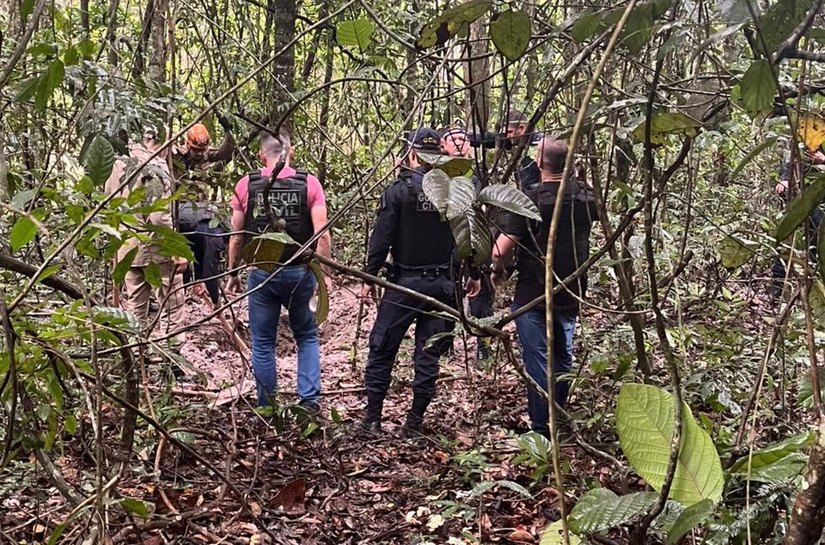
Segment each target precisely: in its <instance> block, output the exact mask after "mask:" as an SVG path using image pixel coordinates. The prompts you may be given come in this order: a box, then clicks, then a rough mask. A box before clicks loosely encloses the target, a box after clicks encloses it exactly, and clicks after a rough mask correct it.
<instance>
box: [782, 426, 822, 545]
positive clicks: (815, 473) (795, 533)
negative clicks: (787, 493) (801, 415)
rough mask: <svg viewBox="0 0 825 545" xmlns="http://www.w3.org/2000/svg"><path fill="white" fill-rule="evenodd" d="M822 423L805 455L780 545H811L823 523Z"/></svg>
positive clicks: (819, 534)
mask: <svg viewBox="0 0 825 545" xmlns="http://www.w3.org/2000/svg"><path fill="white" fill-rule="evenodd" d="M823 427H825V425H822V424H821V425H820V429H819V434H818V435H819V437H818V439H817V443H816V445H814V446H813V448H812V449H811V452H810V457H809V458H808V467H807V469H806V470H805V477H804V478H803V480H802V487H801V489H800V491H799V494H797V496H796V500H795V501H794V505H793V511H792V512H791V524H790V526H789V527H788V533H787V535H786V536H785V541H784V542H783V543H784V545H815V544H816V543H819V540H820V538H822V530H823V527H824V526H825V429H823Z"/></svg>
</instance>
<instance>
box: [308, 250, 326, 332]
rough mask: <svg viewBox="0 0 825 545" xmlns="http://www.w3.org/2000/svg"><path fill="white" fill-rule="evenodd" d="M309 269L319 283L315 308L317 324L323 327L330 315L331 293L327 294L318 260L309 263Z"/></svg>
mask: <svg viewBox="0 0 825 545" xmlns="http://www.w3.org/2000/svg"><path fill="white" fill-rule="evenodd" d="M309 269H310V270H311V271H312V274H314V275H315V280H316V281H317V282H318V305H317V306H316V307H315V324H316V325H321V324H322V323H324V322H325V321H326V319H327V316H328V315H329V293H327V285H326V284H325V283H324V271H322V270H321V264H320V263H319V262H318V260H317V259H313V260H311V261H310V262H309Z"/></svg>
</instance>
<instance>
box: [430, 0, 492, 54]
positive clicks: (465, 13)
mask: <svg viewBox="0 0 825 545" xmlns="http://www.w3.org/2000/svg"><path fill="white" fill-rule="evenodd" d="M492 7H493V2H492V1H491V0H469V1H468V2H463V3H461V4H459V5H457V6H454V7H452V8H449V9H447V10H445V11H444V12H443V13H442V14H441V15H439V16H438V17H436V18H435V19H433V20H432V21H430V22H428V23H427V24H426V25H424V28H422V29H421V32H420V33H419V35H418V40H416V42H415V45H416V46H417V47H418V48H420V49H429V48H431V47H434V46H441V45H444V44H445V43H447V40H449V39H450V38H452V37H453V36H456V35H458V34H466V32H467V31H468V29H469V25H470V23H472V22H473V21H475V20H476V19H478V18H479V17H481V16H482V15H484V14H485V13H487V12H488V11H490V8H492Z"/></svg>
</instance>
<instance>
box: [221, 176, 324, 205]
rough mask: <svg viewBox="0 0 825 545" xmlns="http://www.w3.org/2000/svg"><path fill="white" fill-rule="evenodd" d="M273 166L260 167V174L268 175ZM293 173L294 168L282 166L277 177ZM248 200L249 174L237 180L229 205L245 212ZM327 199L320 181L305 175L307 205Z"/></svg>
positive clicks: (318, 203)
mask: <svg viewBox="0 0 825 545" xmlns="http://www.w3.org/2000/svg"><path fill="white" fill-rule="evenodd" d="M274 169H275V167H264V168H262V169H261V175H262V176H269V175H270V174H272V171H273V170H274ZM294 175H295V169H294V168H292V167H284V168H282V169H281V172H279V173H278V179H281V178H289V177H290V176H294ZM248 202H249V176H248V175H247V176H244V177H243V178H241V179H240V180H238V184H237V185H236V186H235V194H234V195H232V201H231V202H230V204H229V205H230V206H231V207H232V210H238V211H239V212H243V213H244V214H246V204H247V203H248ZM326 204H327V201H326V197H324V188H322V187H321V182H319V181H318V178H316V177H315V176H313V175H312V174H310V175H308V176H307V207H308V208H309V209H310V210H312V209H313V208H315V207H316V206H326Z"/></svg>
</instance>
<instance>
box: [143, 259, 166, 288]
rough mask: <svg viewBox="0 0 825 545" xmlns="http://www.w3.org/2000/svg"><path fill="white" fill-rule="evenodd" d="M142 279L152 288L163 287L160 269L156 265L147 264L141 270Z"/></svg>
mask: <svg viewBox="0 0 825 545" xmlns="http://www.w3.org/2000/svg"><path fill="white" fill-rule="evenodd" d="M143 277H144V278H145V279H146V281H147V282H148V283H149V285H150V286H152V287H153V288H159V287H161V286H163V277H162V276H161V274H160V267H159V266H158V264H157V263H149V264H148V265H146V267H144V269H143Z"/></svg>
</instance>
